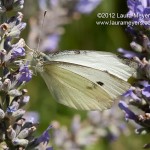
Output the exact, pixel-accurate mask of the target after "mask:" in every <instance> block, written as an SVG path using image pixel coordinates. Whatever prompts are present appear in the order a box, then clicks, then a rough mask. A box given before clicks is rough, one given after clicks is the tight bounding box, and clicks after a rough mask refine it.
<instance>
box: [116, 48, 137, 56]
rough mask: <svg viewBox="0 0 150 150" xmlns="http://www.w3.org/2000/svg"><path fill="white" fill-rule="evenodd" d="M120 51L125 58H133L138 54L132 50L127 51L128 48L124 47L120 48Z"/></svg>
mask: <svg viewBox="0 0 150 150" xmlns="http://www.w3.org/2000/svg"><path fill="white" fill-rule="evenodd" d="M118 52H119V53H121V54H122V55H123V56H124V57H125V58H133V57H135V56H138V54H137V53H135V52H132V51H127V50H125V49H123V48H119V49H118Z"/></svg>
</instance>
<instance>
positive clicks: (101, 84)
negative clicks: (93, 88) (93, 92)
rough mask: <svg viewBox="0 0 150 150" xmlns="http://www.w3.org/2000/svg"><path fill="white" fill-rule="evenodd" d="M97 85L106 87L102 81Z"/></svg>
mask: <svg viewBox="0 0 150 150" xmlns="http://www.w3.org/2000/svg"><path fill="white" fill-rule="evenodd" d="M96 83H97V84H98V85H100V86H103V85H104V83H103V82H101V81H97V82H96Z"/></svg>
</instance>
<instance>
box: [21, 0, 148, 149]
mask: <svg viewBox="0 0 150 150" xmlns="http://www.w3.org/2000/svg"><path fill="white" fill-rule="evenodd" d="M25 3H26V5H25V9H24V10H25V11H26V10H28V9H29V8H28V7H29V3H31V1H30V0H26V1H25ZM33 3H34V4H35V5H32V7H33V8H32V11H31V12H28V16H27V17H26V16H25V19H26V21H27V22H28V19H29V16H30V15H32V14H34V13H36V1H33ZM34 7H35V8H34ZM127 10H128V9H127V5H126V0H123V1H120V0H113V1H112V0H103V1H102V3H101V4H100V5H99V6H98V7H97V9H95V10H94V11H93V13H92V14H89V15H82V17H81V19H80V20H74V21H73V22H72V23H71V24H68V25H65V27H64V28H65V34H64V35H63V36H62V38H61V41H60V43H59V49H60V50H67V49H86V50H102V51H111V52H113V53H116V52H117V49H118V48H120V47H122V48H125V49H130V47H129V43H130V42H131V37H130V36H129V35H128V34H127V33H126V32H125V26H98V25H96V21H97V20H99V19H98V18H97V13H99V12H112V13H115V12H118V13H121V14H125V13H126V12H127ZM45 19H46V18H45ZM28 29H29V27H28V28H27V29H26V31H28ZM26 31H24V33H25V32H26ZM25 38H26V37H25ZM26 88H27V89H28V91H29V95H30V96H31V101H30V104H29V105H28V109H29V110H31V111H37V112H38V113H39V115H40V125H39V130H38V132H39V133H38V134H40V133H42V131H43V130H44V129H46V128H47V126H48V125H49V124H50V123H51V121H52V120H58V121H59V122H60V123H61V124H62V125H67V126H68V127H69V126H70V123H71V119H72V117H73V116H74V115H75V114H80V115H81V116H82V119H84V118H85V117H86V113H87V112H86V111H77V110H74V109H71V108H68V107H66V106H63V105H60V104H58V103H56V101H54V99H53V98H52V97H51V95H50V93H49V91H48V89H47V87H46V84H45V83H44V81H43V80H42V78H41V77H40V76H39V75H36V76H34V77H33V80H32V81H31V82H29V83H28V84H27V85H26ZM116 113H118V112H116ZM119 113H122V111H120V112H119ZM127 126H129V124H127ZM130 128H131V133H132V135H130V136H129V137H126V136H121V137H120V138H119V139H118V140H116V141H115V142H113V143H111V144H108V143H107V141H105V140H100V141H99V142H98V143H96V144H95V146H92V148H89V149H88V150H120V149H121V150H130V149H136V150H141V149H142V146H143V145H144V144H145V143H147V142H149V140H148V139H149V136H148V135H143V136H138V135H135V133H134V128H132V127H130Z"/></svg>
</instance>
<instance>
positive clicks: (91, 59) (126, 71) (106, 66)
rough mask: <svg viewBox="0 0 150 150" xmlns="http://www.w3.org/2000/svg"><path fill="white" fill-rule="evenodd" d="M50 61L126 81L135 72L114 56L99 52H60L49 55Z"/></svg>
mask: <svg viewBox="0 0 150 150" xmlns="http://www.w3.org/2000/svg"><path fill="white" fill-rule="evenodd" d="M49 60H50V61H56V62H68V63H70V64H78V65H82V66H86V67H90V68H94V69H98V70H101V71H107V72H108V73H110V74H112V75H114V76H116V77H118V78H120V79H122V80H124V81H127V80H128V78H129V77H131V75H132V74H133V72H134V71H135V70H134V69H133V68H131V67H129V66H128V65H126V64H124V63H123V62H122V60H121V59H119V58H118V57H117V56H116V55H115V54H112V53H109V52H100V51H79V50H76V51H62V52H59V53H55V54H51V55H49Z"/></svg>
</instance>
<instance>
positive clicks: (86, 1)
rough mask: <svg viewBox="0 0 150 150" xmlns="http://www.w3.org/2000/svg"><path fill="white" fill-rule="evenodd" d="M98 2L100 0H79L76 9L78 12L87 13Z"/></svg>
mask: <svg viewBox="0 0 150 150" xmlns="http://www.w3.org/2000/svg"><path fill="white" fill-rule="evenodd" d="M100 2H101V0H79V2H78V3H77V5H76V10H77V11H78V12H80V13H84V14H89V13H91V12H92V11H93V10H94V9H95V8H96V7H97V5H98V4H99V3H100Z"/></svg>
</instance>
